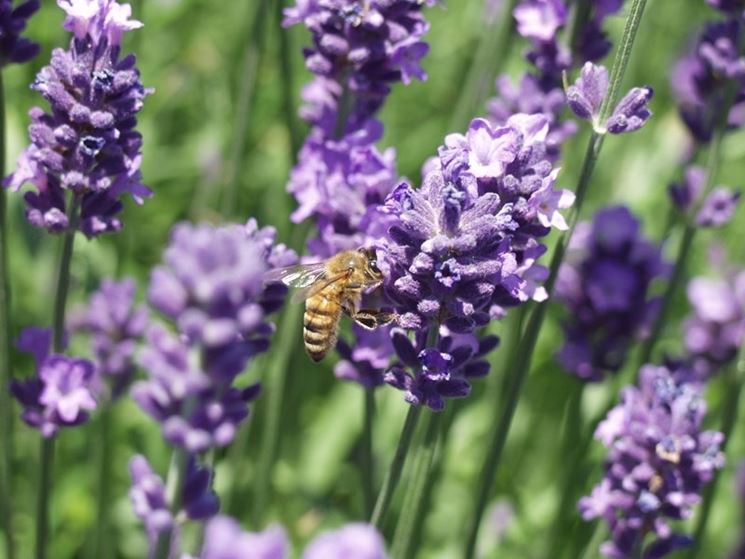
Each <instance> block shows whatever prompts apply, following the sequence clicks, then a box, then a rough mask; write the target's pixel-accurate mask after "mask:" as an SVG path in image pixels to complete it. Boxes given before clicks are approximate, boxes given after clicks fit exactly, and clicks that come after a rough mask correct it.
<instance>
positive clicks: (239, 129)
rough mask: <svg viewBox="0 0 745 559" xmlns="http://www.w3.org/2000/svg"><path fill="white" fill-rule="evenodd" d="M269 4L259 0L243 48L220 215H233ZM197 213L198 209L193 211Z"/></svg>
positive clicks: (266, 0) (266, 1)
mask: <svg viewBox="0 0 745 559" xmlns="http://www.w3.org/2000/svg"><path fill="white" fill-rule="evenodd" d="M268 2H269V0H258V2H257V4H256V11H255V12H254V13H253V20H251V22H250V24H249V26H248V28H249V29H248V34H247V37H246V46H245V50H244V54H243V73H242V74H241V83H240V86H239V90H238V98H237V102H238V105H237V106H236V110H235V115H234V120H233V122H234V123H235V128H234V129H233V137H232V139H231V141H230V154H229V155H228V160H227V163H226V170H225V177H224V182H223V195H222V204H221V208H220V209H221V211H222V213H223V215H229V214H231V213H234V207H235V190H236V184H235V183H236V181H237V180H238V177H240V175H241V170H242V167H243V161H244V159H245V158H244V153H243V152H244V151H245V148H246V139H247V137H248V126H249V123H250V120H251V105H252V103H253V98H254V91H255V89H256V73H257V70H258V68H259V59H260V57H261V43H262V39H263V37H264V30H265V29H266V28H267V24H266V23H267V22H266V20H267V11H268ZM194 209H197V210H198V209H199V208H194Z"/></svg>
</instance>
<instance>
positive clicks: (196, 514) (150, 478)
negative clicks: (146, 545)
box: [129, 455, 220, 545]
mask: <svg viewBox="0 0 745 559" xmlns="http://www.w3.org/2000/svg"><path fill="white" fill-rule="evenodd" d="M129 472H130V475H131V477H132V487H131V488H130V489H129V500H130V502H131V503H132V509H133V510H134V513H135V515H136V516H137V518H139V519H140V520H141V521H142V522H143V523H144V524H145V528H146V530H147V533H148V537H149V539H150V543H151V545H152V544H154V543H155V541H156V540H157V537H158V534H160V533H163V532H165V531H167V530H170V529H171V528H172V527H173V526H174V523H175V519H174V516H173V514H172V513H171V506H170V503H168V500H167V498H166V487H165V484H164V483H163V479H162V478H161V477H160V476H159V475H157V474H156V473H155V472H154V471H153V469H152V467H151V466H150V464H149V463H148V461H147V459H146V458H145V457H144V456H141V455H136V456H133V457H132V458H131V459H130V461H129ZM211 485H212V471H211V470H209V469H208V468H203V467H200V466H198V465H197V463H196V461H195V460H194V458H190V459H189V463H188V465H187V468H186V481H185V483H184V488H183V496H182V499H181V503H182V508H183V512H184V514H186V517H187V518H189V519H191V520H205V519H207V518H210V517H212V516H214V515H215V514H217V511H218V509H219V506H220V504H219V501H218V499H217V494H216V493H215V492H214V491H213V490H212V487H211ZM178 512H179V513H180V512H181V511H178Z"/></svg>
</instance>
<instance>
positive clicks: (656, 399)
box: [579, 365, 724, 559]
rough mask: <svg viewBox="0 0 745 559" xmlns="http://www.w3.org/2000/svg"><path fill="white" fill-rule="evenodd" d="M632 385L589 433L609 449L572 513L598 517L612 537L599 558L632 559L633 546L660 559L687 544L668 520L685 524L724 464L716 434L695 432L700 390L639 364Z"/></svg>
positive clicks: (666, 372)
mask: <svg viewBox="0 0 745 559" xmlns="http://www.w3.org/2000/svg"><path fill="white" fill-rule="evenodd" d="M639 375H640V379H639V386H638V387H636V386H629V387H626V388H625V389H624V390H623V391H622V393H621V403H620V404H619V405H618V406H616V407H615V408H613V409H612V410H611V411H610V412H609V414H608V416H607V418H606V419H605V421H603V422H602V423H601V424H600V425H599V426H598V428H597V430H596V432H595V438H597V439H599V440H600V441H602V443H603V445H604V446H605V447H606V448H607V449H608V456H607V458H606V462H605V477H604V478H603V480H602V481H601V483H600V484H598V485H597V486H596V487H595V488H594V490H593V491H592V494H591V495H589V496H587V497H583V498H582V499H581V500H580V502H579V509H580V511H581V513H582V517H583V518H584V519H585V520H591V519H593V518H603V519H605V521H606V522H607V523H608V526H609V528H610V531H611V540H610V541H608V542H606V543H604V544H603V545H602V546H601V550H600V551H601V553H602V554H603V555H604V556H606V557H611V558H626V557H632V553H633V551H634V549H635V546H636V545H637V544H640V543H641V542H647V541H648V540H649V539H650V538H653V539H652V541H651V543H649V544H648V545H647V546H646V548H645V549H644V552H643V555H642V556H643V557H645V558H649V559H652V558H659V557H663V556H664V555H667V554H668V553H670V552H672V551H674V550H675V549H678V548H680V547H683V546H685V545H687V544H688V543H690V538H688V537H687V536H685V535H682V534H676V533H675V532H673V528H672V527H671V526H670V524H669V522H668V520H669V519H673V520H677V519H686V518H689V517H690V516H691V513H692V510H693V506H694V505H695V504H696V503H698V502H699V501H700V499H701V491H702V489H703V487H704V485H705V484H706V483H708V482H709V481H711V479H712V477H713V475H714V472H715V471H716V470H718V469H721V468H722V467H723V466H724V455H723V454H722V452H721V451H720V445H721V443H722V441H723V438H724V437H723V435H722V434H721V433H718V432H714V431H701V424H702V420H703V417H704V415H705V412H706V404H705V402H704V401H703V399H702V397H701V392H700V390H701V389H700V387H699V386H698V385H696V384H689V383H685V382H682V381H680V380H679V379H677V378H676V371H673V370H670V369H668V368H666V367H656V366H653V365H645V366H644V367H642V369H641V370H640V371H639Z"/></svg>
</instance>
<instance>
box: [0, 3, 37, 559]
mask: <svg viewBox="0 0 745 559" xmlns="http://www.w3.org/2000/svg"><path fill="white" fill-rule="evenodd" d="M39 6H40V3H39V0H29V1H26V2H23V3H21V4H20V5H18V6H16V7H15V8H13V2H12V0H3V1H2V2H0V36H2V41H0V177H2V176H4V175H5V155H6V154H5V136H6V133H5V84H4V81H3V69H4V68H5V66H7V65H8V64H21V63H24V62H28V61H29V60H31V59H32V58H33V57H35V56H36V55H37V54H38V52H39V45H37V44H36V43H33V42H31V41H30V40H28V39H26V38H23V37H21V36H20V34H21V32H22V31H23V30H24V28H25V27H26V23H27V21H28V19H29V18H30V17H31V16H32V15H33V14H34V12H36V10H38V9H39ZM7 204H8V201H7V195H6V193H5V189H3V188H0V441H1V442H0V449H2V451H1V452H2V455H3V456H2V458H0V495H2V497H0V501H2V504H0V516H2V524H3V525H2V528H3V532H4V533H5V538H4V540H5V554H6V556H7V557H8V559H15V556H16V550H15V534H14V530H13V495H12V487H13V479H12V469H13V468H12V462H13V419H12V414H13V409H12V405H11V399H10V393H9V392H8V390H7V387H8V386H9V384H10V380H11V363H10V339H11V330H12V326H13V325H12V324H11V318H10V305H11V303H10V301H11V292H10V271H9V256H8V248H9V243H8V223H7V219H8V217H7V213H8V210H7Z"/></svg>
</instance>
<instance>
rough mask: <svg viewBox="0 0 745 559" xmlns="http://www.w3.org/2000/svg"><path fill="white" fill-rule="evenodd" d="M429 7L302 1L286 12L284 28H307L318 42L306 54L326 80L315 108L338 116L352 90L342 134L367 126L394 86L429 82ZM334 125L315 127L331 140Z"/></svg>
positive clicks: (412, 1)
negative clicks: (425, 63) (424, 62)
mask: <svg viewBox="0 0 745 559" xmlns="http://www.w3.org/2000/svg"><path fill="white" fill-rule="evenodd" d="M430 4H432V2H430V1H426V2H422V1H418V0H371V1H368V2H361V1H356V0H355V1H352V2H348V1H342V0H325V1H317V0H311V1H307V0H298V2H297V5H296V6H294V7H292V8H286V9H285V20H284V22H283V25H285V26H290V25H296V24H298V23H303V24H304V25H305V26H306V27H307V28H308V29H309V30H310V32H311V34H312V36H313V47H312V48H309V49H306V50H305V65H306V67H307V68H308V69H309V70H310V71H311V72H313V73H314V74H316V75H317V76H321V77H322V78H324V79H323V80H320V81H317V82H315V86H314V93H315V95H314V97H315V98H314V99H313V100H312V101H311V103H312V104H314V103H316V102H317V101H319V100H320V101H321V102H322V103H324V104H328V105H329V108H330V109H331V110H330V112H332V113H333V114H334V115H336V113H337V111H338V108H339V102H340V100H341V96H342V90H343V89H344V88H348V90H349V92H350V94H351V95H352V106H351V111H350V115H349V118H348V119H347V123H346V124H347V126H346V127H345V130H344V131H343V132H346V133H348V132H352V131H354V130H357V129H359V128H362V127H364V126H365V125H366V124H367V121H368V119H369V118H370V117H372V116H373V114H374V113H375V112H376V111H377V110H378V109H379V108H380V107H381V105H382V104H383V102H384V100H385V97H386V96H387V95H388V93H389V92H390V88H391V85H392V84H393V83H395V82H397V81H403V82H404V83H407V84H408V83H409V82H410V81H411V79H412V78H417V79H425V78H426V73H425V72H424V70H422V68H421V66H420V65H419V61H420V59H421V58H422V57H423V56H424V55H425V54H426V52H427V50H428V47H427V44H426V43H423V42H422V41H421V38H422V37H423V36H424V34H425V33H426V32H427V30H428V28H429V24H428V23H427V22H426V20H425V19H424V18H423V17H422V14H421V9H422V7H423V6H424V5H430ZM337 84H338V85H343V86H344V88H343V87H338V86H337ZM324 86H330V87H324ZM306 99H307V98H306ZM306 114H307V113H306ZM335 121H336V119H335V118H333V119H328V120H316V119H313V120H312V123H313V124H315V125H316V126H319V127H321V130H322V131H323V135H324V136H325V137H327V138H329V137H332V136H333V135H334V128H335V126H336V122H335Z"/></svg>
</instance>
